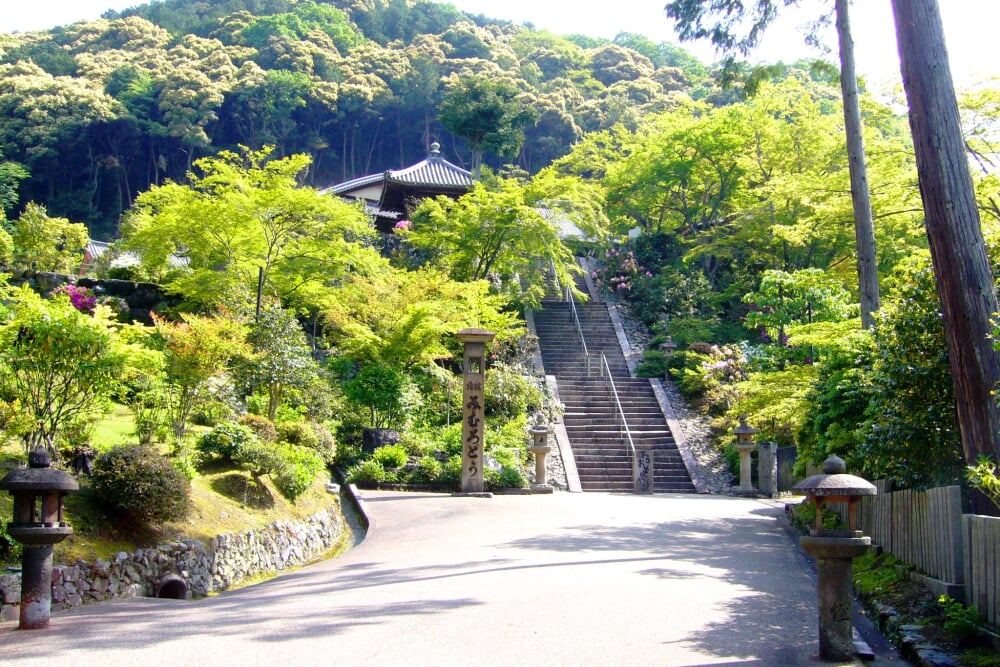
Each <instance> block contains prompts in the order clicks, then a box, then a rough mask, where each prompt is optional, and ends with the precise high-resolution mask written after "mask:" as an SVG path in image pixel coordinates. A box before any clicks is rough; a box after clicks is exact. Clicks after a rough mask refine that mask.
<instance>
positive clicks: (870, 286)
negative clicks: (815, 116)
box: [836, 0, 880, 329]
mask: <svg viewBox="0 0 1000 667" xmlns="http://www.w3.org/2000/svg"><path fill="white" fill-rule="evenodd" d="M836 9H837V37H838V39H839V41H840V90H841V92H842V94H843V97H844V129H845V130H846V131H847V157H848V166H849V168H850V172H851V204H852V205H853V206H854V237H855V239H856V241H857V246H858V287H859V290H860V294H861V324H862V325H863V326H864V327H865V328H866V329H870V328H871V327H872V326H873V325H874V324H875V318H874V317H873V314H874V313H875V311H877V310H878V309H879V305H880V297H879V288H878V261H877V259H876V257H875V225H874V222H873V220H872V201H871V196H870V194H869V191H868V167H867V166H866V163H865V142H864V138H863V137H862V132H861V107H860V105H859V104H858V77H857V75H856V74H855V72H854V39H853V38H852V37H851V20H850V15H849V13H848V0H836Z"/></svg>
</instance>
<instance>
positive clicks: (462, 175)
mask: <svg viewBox="0 0 1000 667" xmlns="http://www.w3.org/2000/svg"><path fill="white" fill-rule="evenodd" d="M385 177H386V180H390V181H393V182H396V183H405V184H407V185H411V186H413V185H416V186H422V187H423V186H426V187H435V186H436V187H452V188H460V189H463V190H470V189H471V188H472V183H473V180H472V172H471V171H468V170H466V169H462V168H461V167H459V166H458V165H455V164H452V163H451V162H448V161H447V160H445V159H444V158H443V157H441V145H440V144H438V143H437V142H435V143H433V144H431V153H430V155H428V156H427V159H426V160H423V161H421V162H418V163H416V164H415V165H413V166H411V167H407V168H406V169H399V170H394V169H390V170H389V171H387V172H385Z"/></svg>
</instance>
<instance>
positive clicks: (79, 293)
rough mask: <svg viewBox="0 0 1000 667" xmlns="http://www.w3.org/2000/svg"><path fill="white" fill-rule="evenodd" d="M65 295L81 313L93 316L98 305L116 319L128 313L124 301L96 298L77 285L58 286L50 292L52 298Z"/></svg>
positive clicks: (114, 298) (85, 288) (88, 290)
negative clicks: (104, 307) (108, 309)
mask: <svg viewBox="0 0 1000 667" xmlns="http://www.w3.org/2000/svg"><path fill="white" fill-rule="evenodd" d="M62 294H65V295H66V296H68V297H69V302H70V303H71V304H72V305H73V307H74V308H76V309H77V310H78V311H80V312H81V313H84V314H85V315H93V314H94V309H95V308H96V307H97V306H98V305H102V306H107V307H108V308H110V309H111V312H112V313H114V314H115V316H116V317H118V318H121V317H123V316H124V315H126V314H128V312H129V305H128V302H127V301H126V300H125V299H120V298H118V297H116V296H102V297H98V296H97V295H95V294H94V292H93V291H92V290H91V289H90V288H88V287H78V286H77V285H60V286H59V287H57V288H55V289H54V290H52V296H59V295H62Z"/></svg>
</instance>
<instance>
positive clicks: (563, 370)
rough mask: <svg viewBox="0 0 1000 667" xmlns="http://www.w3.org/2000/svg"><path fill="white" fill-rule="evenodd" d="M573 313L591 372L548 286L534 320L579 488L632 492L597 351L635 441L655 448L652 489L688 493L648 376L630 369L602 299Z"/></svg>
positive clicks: (566, 309)
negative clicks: (633, 374) (637, 375)
mask: <svg viewBox="0 0 1000 667" xmlns="http://www.w3.org/2000/svg"><path fill="white" fill-rule="evenodd" d="M579 280H580V284H579V285H578V287H579V288H580V289H581V291H583V292H585V293H586V287H585V285H584V284H583V279H582V278H581V279H579ZM576 311H577V314H578V316H579V319H580V326H581V328H582V330H583V334H584V338H585V340H586V344H587V351H588V352H589V357H590V366H591V368H590V373H589V374H588V372H587V358H586V356H585V355H584V353H583V348H582V346H581V344H580V334H579V333H578V331H577V328H576V324H575V323H574V321H573V315H572V311H571V310H570V305H569V304H568V303H567V302H565V301H561V300H560V299H559V298H558V297H557V296H555V294H554V291H553V293H552V295H551V296H550V297H548V298H546V299H544V300H543V301H542V310H541V311H539V312H536V313H535V315H534V318H535V327H536V331H537V334H538V341H539V347H540V350H541V354H542V362H543V363H544V365H545V372H546V374H548V375H554V376H555V377H556V383H557V385H558V387H559V397H560V399H561V400H562V402H563V404H564V405H565V407H566V409H565V412H564V413H563V423H564V425H565V427H566V433H567V434H568V435H569V441H570V446H571V447H572V449H573V456H574V458H575V459H576V466H577V470H578V471H579V474H580V485H581V487H582V488H583V490H584V491H616V492H628V493H631V492H633V491H634V485H633V480H632V454H631V452H630V450H629V446H628V442H627V440H626V439H625V437H624V435H623V433H622V429H621V427H620V426H619V420H618V419H617V408H616V406H615V403H614V398H613V397H612V394H611V390H610V389H609V388H608V387H607V383H606V381H605V379H604V378H602V377H601V353H602V352H603V353H604V355H605V358H606V359H607V364H608V368H609V369H610V371H611V375H612V377H613V378H614V383H615V387H616V388H617V391H618V397H619V400H620V402H621V405H622V409H623V412H624V413H625V421H626V423H627V424H628V427H629V430H630V431H631V433H632V440H633V442H634V443H635V444H636V446H639V445H642V444H649V445H652V446H653V450H654V453H653V463H654V465H653V491H654V492H656V493H693V492H694V490H695V489H694V485H693V484H692V483H691V478H690V476H689V475H688V472H687V469H686V468H685V466H684V462H683V460H682V459H681V455H680V452H679V451H678V449H677V445H676V443H675V442H674V439H673V435H672V434H671V432H670V428H669V426H668V425H667V423H666V420H665V419H664V417H663V412H662V411H661V410H660V405H659V403H658V402H657V400H656V395H655V394H654V393H653V388H652V386H651V385H650V383H649V380H648V379H646V378H633V377H631V376H630V374H629V371H628V365H627V364H626V362H625V357H624V355H623V354H622V349H621V345H620V344H619V342H618V337H617V336H616V334H615V329H614V325H613V324H612V322H611V316H610V315H609V314H608V307H607V304H605V303H604V302H601V301H593V300H592V301H589V302H587V303H584V304H581V303H577V304H576Z"/></svg>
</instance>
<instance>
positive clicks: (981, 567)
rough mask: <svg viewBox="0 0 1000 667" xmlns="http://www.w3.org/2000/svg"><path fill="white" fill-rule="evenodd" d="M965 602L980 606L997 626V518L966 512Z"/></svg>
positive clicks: (999, 530) (999, 604)
mask: <svg viewBox="0 0 1000 667" xmlns="http://www.w3.org/2000/svg"><path fill="white" fill-rule="evenodd" d="M962 532H963V534H964V538H965V603H966V604H968V605H973V604H974V605H976V606H977V607H979V613H980V614H982V616H983V618H985V619H986V620H987V621H988V622H989V623H990V624H992V625H993V626H994V627H997V626H1000V575H998V572H1000V518H997V517H993V516H980V515H978V514H966V515H965V516H963V517H962Z"/></svg>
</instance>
